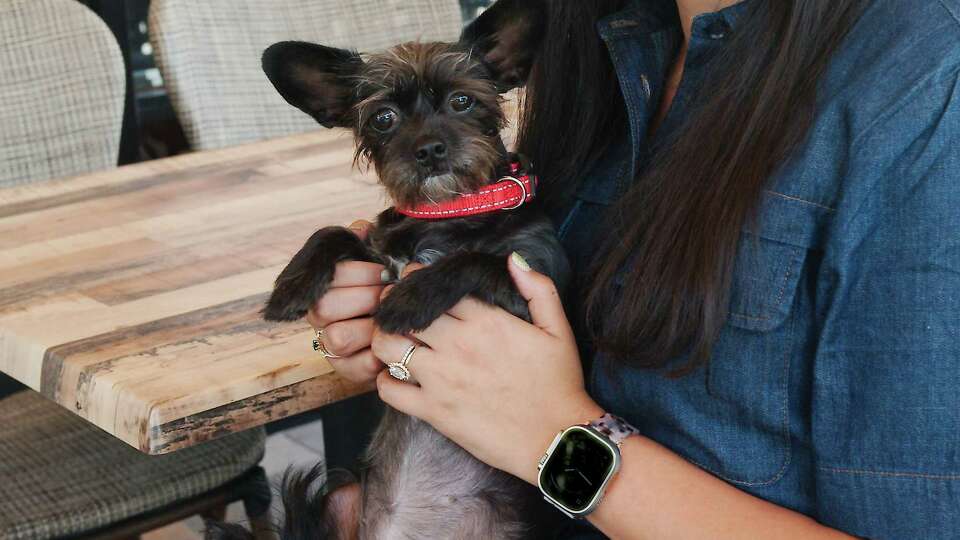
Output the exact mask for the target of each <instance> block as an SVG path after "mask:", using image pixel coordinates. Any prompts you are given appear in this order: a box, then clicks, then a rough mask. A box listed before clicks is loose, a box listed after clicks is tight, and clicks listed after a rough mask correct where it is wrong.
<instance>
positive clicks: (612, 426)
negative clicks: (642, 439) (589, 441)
mask: <svg viewBox="0 0 960 540" xmlns="http://www.w3.org/2000/svg"><path fill="white" fill-rule="evenodd" d="M590 427H592V428H593V429H595V430H597V431H599V432H600V433H603V434H604V435H606V436H607V437H608V438H609V439H610V440H611V441H613V444H616V445H617V446H620V443H622V442H623V441H624V439H626V438H627V437H629V436H631V435H639V434H640V430H638V429H637V428H635V427H633V426H631V425H630V424H629V423H628V422H627V421H626V420H624V419H623V418H620V417H619V416H617V415H615V414H610V413H606V414H604V415H603V416H601V417H600V418H598V419H596V420H594V421H593V422H590Z"/></svg>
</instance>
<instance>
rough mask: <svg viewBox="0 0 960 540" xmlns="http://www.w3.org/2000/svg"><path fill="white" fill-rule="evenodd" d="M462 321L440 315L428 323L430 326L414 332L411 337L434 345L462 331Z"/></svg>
mask: <svg viewBox="0 0 960 540" xmlns="http://www.w3.org/2000/svg"><path fill="white" fill-rule="evenodd" d="M462 326H463V322H462V321H460V320H458V319H455V318H453V317H451V316H450V315H441V316H440V317H438V318H437V320H435V321H433V322H432V323H430V326H428V327H427V328H425V329H424V330H422V331H420V332H414V333H413V334H412V335H413V337H415V338H417V339H419V340H420V341H422V342H424V343H426V344H427V345H429V346H430V347H434V346H435V345H438V344H440V343H443V342H446V341H447V340H449V339H450V337H451V336H455V335H457V333H458V332H462V331H463V329H462Z"/></svg>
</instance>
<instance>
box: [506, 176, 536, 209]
mask: <svg viewBox="0 0 960 540" xmlns="http://www.w3.org/2000/svg"><path fill="white" fill-rule="evenodd" d="M499 181H500V182H506V181H509V182H513V183H515V184H517V185H518V186H520V192H521V195H520V200H519V201H517V204H516V205H514V206H505V207H503V208H501V209H500V210H507V211H509V210H516V209H517V208H520V207H521V206H523V205H524V203H526V202H527V196H528V195H529V194H528V193H527V186H526V185H524V183H523V182H521V181H520V180H518V179H517V178H516V177H513V176H504V177H503V178H501V179H500V180H499Z"/></svg>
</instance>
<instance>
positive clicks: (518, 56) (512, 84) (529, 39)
mask: <svg viewBox="0 0 960 540" xmlns="http://www.w3.org/2000/svg"><path fill="white" fill-rule="evenodd" d="M574 1H577V2H580V1H583V0H574ZM546 20H547V6H546V2H545V1H544V0H498V1H497V2H495V3H494V4H493V5H492V6H490V7H489V8H488V9H487V10H486V11H484V12H483V13H481V14H480V16H479V17H477V19H476V20H475V21H473V22H472V23H470V24H469V25H468V26H467V27H466V28H464V30H463V33H462V34H461V35H460V43H461V44H463V45H464V46H466V47H469V48H470V49H472V50H475V51H478V52H480V54H482V55H483V60H484V63H485V64H486V65H487V66H488V67H489V68H490V70H491V71H492V74H493V77H494V80H495V81H496V83H497V88H498V90H500V91H501V92H506V91H507V90H510V89H511V88H517V87H518V86H523V85H524V84H525V83H526V82H527V77H528V76H529V75H530V69H531V68H532V67H533V62H534V60H535V58H536V56H537V54H538V53H539V52H540V44H541V42H542V41H543V35H544V33H546V28H545V25H546V22H545V21H546Z"/></svg>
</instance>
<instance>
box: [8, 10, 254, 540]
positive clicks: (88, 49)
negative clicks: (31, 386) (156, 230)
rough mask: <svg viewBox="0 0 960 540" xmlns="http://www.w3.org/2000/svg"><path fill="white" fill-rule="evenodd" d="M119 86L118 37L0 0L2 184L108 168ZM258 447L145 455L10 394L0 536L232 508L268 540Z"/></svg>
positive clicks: (123, 530)
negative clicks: (239, 507) (237, 505)
mask: <svg viewBox="0 0 960 540" xmlns="http://www.w3.org/2000/svg"><path fill="white" fill-rule="evenodd" d="M124 80H125V77H124V65H123V59H122V58H121V56H120V52H119V50H118V48H117V44H116V43H115V42H114V38H113V34H111V32H110V31H109V30H108V29H107V27H106V26H105V25H104V24H103V23H102V22H101V21H100V19H99V18H97V16H96V15H94V14H93V13H92V12H90V11H89V10H88V9H87V8H85V7H83V6H82V5H81V4H80V3H78V2H76V1H75V0H2V1H0V187H8V186H15V185H22V184H27V183H30V182H36V181H40V180H46V179H48V178H54V177H61V176H70V175H77V174H82V173H85V172H90V171H93V170H98V169H104V168H109V167H113V166H115V165H116V161H117V154H118V148H119V138H120V126H121V123H122V117H123V103H124ZM5 392H6V390H5ZM263 452H264V432H263V430H262V429H257V430H251V431H248V432H246V433H241V434H237V435H233V436H229V437H224V438H223V439H220V440H217V441H213V442H210V443H207V444H204V445H199V446H197V447H193V448H189V449H186V450H181V451H179V452H175V453H173V454H170V455H167V456H158V457H152V456H146V455H142V454H140V453H138V452H137V451H136V450H134V449H133V448H130V447H128V446H127V445H126V444H124V443H122V442H120V441H118V440H115V439H113V438H112V437H111V436H109V435H107V434H106V433H104V432H102V431H101V430H99V429H98V428H96V427H94V426H93V425H92V424H89V423H87V422H85V421H84V420H82V419H80V418H79V417H77V416H75V415H73V414H72V413H70V412H68V411H66V410H65V409H63V408H61V407H60V406H58V405H56V404H54V403H52V402H50V401H48V400H46V399H45V398H43V397H41V396H40V395H39V394H37V393H35V392H33V391H31V390H26V391H19V392H17V393H14V394H12V395H5V396H4V397H0V540H20V539H30V540H44V539H47V538H65V537H66V538H75V537H83V538H96V539H106V538H116V539H121V538H122V539H129V538H135V537H136V536H137V535H139V534H140V533H142V532H146V531H148V530H151V529H155V528H157V527H160V526H162V525H165V524H168V523H172V522H174V521H177V520H179V519H182V518H184V517H187V516H191V515H194V514H200V515H204V516H205V517H212V518H218V519H222V518H223V511H224V509H225V508H226V505H227V504H229V503H231V502H233V501H238V500H242V501H243V502H244V504H245V507H246V511H247V516H248V517H249V518H250V521H251V523H252V525H253V528H254V530H255V531H256V532H257V533H258V534H259V536H260V537H263V538H268V537H272V535H270V533H269V531H268V529H267V519H266V517H267V514H268V510H269V506H270V487H269V484H268V483H267V481H266V476H265V474H264V472H263V470H262V469H260V468H259V467H258V466H257V463H259V461H260V458H261V456H262V455H263Z"/></svg>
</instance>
